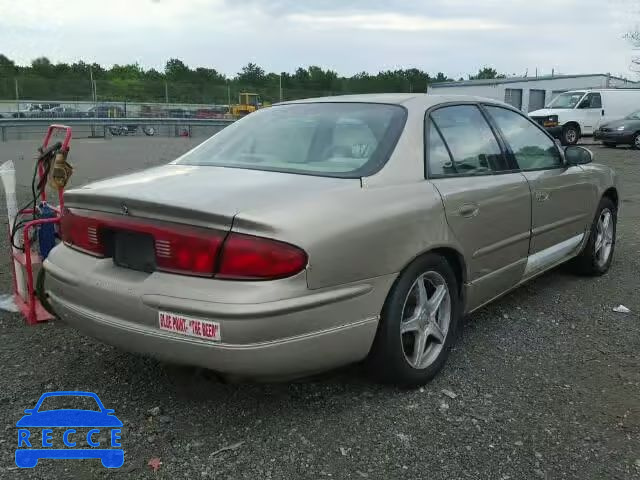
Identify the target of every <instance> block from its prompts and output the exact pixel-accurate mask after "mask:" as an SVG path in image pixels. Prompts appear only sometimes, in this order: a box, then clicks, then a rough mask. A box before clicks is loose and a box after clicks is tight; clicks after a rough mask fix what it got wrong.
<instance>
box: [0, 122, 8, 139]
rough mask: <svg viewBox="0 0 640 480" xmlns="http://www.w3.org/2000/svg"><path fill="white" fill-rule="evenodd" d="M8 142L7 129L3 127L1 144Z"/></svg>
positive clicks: (0, 130) (0, 134) (0, 136)
mask: <svg viewBox="0 0 640 480" xmlns="http://www.w3.org/2000/svg"><path fill="white" fill-rule="evenodd" d="M6 141H7V127H5V126H4V125H3V126H2V127H0V142H6Z"/></svg>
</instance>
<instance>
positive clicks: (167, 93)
mask: <svg viewBox="0 0 640 480" xmlns="http://www.w3.org/2000/svg"><path fill="white" fill-rule="evenodd" d="M164 103H169V86H168V85H167V81H166V80H165V81H164Z"/></svg>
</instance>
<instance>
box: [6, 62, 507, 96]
mask: <svg viewBox="0 0 640 480" xmlns="http://www.w3.org/2000/svg"><path fill="white" fill-rule="evenodd" d="M501 77H504V75H500V74H499V73H498V72H497V71H496V70H495V69H493V68H491V67H484V68H482V69H480V70H479V71H478V72H477V74H475V75H469V77H468V78H469V79H476V78H485V79H486V78H501ZM452 80H453V79H451V78H449V77H448V76H447V75H445V74H444V73H442V72H437V73H436V74H435V75H431V74H429V73H428V72H425V71H423V70H420V69H417V68H409V69H397V70H386V71H381V72H379V73H377V74H371V73H367V72H361V73H358V74H355V75H353V76H350V77H347V76H341V75H339V74H338V73H337V72H335V71H333V70H330V69H323V68H321V67H318V66H309V67H306V68H304V67H299V68H297V69H296V70H295V71H294V72H293V73H290V72H281V73H273V72H270V73H267V72H266V71H265V70H264V69H263V68H262V67H260V66H259V65H257V64H255V63H248V64H247V65H245V66H244V67H242V69H241V71H240V72H238V73H237V74H236V75H235V76H233V77H228V76H226V75H225V74H223V73H221V72H218V71H217V70H215V69H213V68H205V67H197V68H190V67H189V66H188V65H186V64H185V63H184V62H183V61H182V60H180V59H177V58H172V59H170V60H168V61H167V62H166V64H165V67H164V70H163V71H158V70H156V69H154V68H151V69H144V68H142V67H141V66H140V65H139V64H137V63H133V64H128V65H113V66H112V67H111V68H105V67H103V66H102V65H100V64H98V63H91V64H90V63H86V62H83V61H78V62H76V63H72V64H68V63H53V62H51V61H50V60H49V59H48V58H46V57H39V58H36V59H34V60H33V61H32V62H31V65H29V66H21V65H17V64H16V63H15V62H14V61H12V60H11V59H10V58H8V57H7V56H5V55H2V54H0V99H3V100H15V99H16V98H18V99H21V100H28V99H56V100H67V101H74V100H76V101H80V100H93V99H94V98H96V99H97V101H139V102H164V101H167V100H168V101H170V102H174V103H175V102H185V103H218V104H226V103H227V102H228V100H229V98H230V99H231V101H232V102H235V101H236V100H237V93H238V92H241V91H252V92H256V93H259V94H261V96H262V98H263V99H264V100H265V101H268V102H276V101H279V100H280V97H281V96H282V98H283V99H284V100H291V99H296V98H304V97H311V96H319V95H340V94H346V93H382V92H425V91H426V90H427V86H428V85H429V84H431V83H437V82H445V81H452ZM460 80H462V78H461V79H460Z"/></svg>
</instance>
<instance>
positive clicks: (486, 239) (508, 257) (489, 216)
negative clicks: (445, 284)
mask: <svg viewBox="0 0 640 480" xmlns="http://www.w3.org/2000/svg"><path fill="white" fill-rule="evenodd" d="M425 128H426V141H427V148H426V152H427V175H428V178H429V179H430V181H431V182H432V183H433V185H434V186H435V187H436V188H437V189H438V191H439V192H440V195H441V197H442V202H443V205H444V210H445V215H446V219H447V223H448V225H449V228H450V231H451V232H452V234H453V235H454V236H455V238H456V239H457V241H458V243H459V244H460V245H461V246H462V248H463V250H464V251H463V254H464V257H465V262H466V263H467V270H468V273H469V275H468V278H467V281H468V286H467V287H468V288H467V311H470V310H473V309H475V308H477V307H478V306H480V305H482V304H484V303H486V302H488V301H489V300H491V299H493V298H494V297H496V296H497V295H500V294H501V293H503V292H505V291H506V290H508V289H510V288H511V287H513V286H514V285H516V284H517V283H518V282H519V281H520V280H521V279H522V276H523V274H524V269H525V265H526V262H527V254H528V250H529V235H530V229H531V193H530V191H529V185H528V183H527V181H526V179H525V178H524V177H523V176H522V175H521V174H520V173H519V172H518V171H516V170H513V168H512V167H513V165H511V164H509V162H508V158H507V156H506V155H505V152H504V151H503V148H502V146H501V144H500V141H499V140H498V138H496V136H495V134H494V131H493V130H492V128H491V126H490V125H489V123H488V122H487V120H486V118H485V116H484V114H483V113H482V111H481V110H480V108H479V107H478V106H477V105H474V104H463V105H451V106H444V107H439V108H437V109H435V110H431V111H429V112H428V115H427V118H426V122H425Z"/></svg>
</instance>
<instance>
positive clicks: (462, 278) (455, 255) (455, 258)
mask: <svg viewBox="0 0 640 480" xmlns="http://www.w3.org/2000/svg"><path fill="white" fill-rule="evenodd" d="M425 253H437V254H438V255H442V256H443V257H444V258H445V259H446V260H447V262H449V265H451V268H452V269H453V273H454V274H455V275H456V281H457V282H458V288H459V291H460V292H463V291H464V288H463V286H464V284H465V282H466V281H467V270H466V267H465V263H464V258H463V257H462V255H461V254H460V252H458V251H457V250H454V249H453V248H448V247H440V248H435V249H433V250H430V251H428V252H425Z"/></svg>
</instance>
